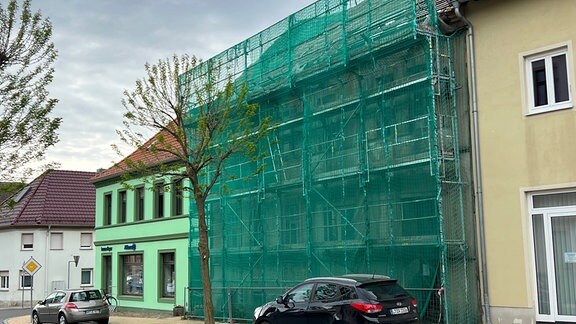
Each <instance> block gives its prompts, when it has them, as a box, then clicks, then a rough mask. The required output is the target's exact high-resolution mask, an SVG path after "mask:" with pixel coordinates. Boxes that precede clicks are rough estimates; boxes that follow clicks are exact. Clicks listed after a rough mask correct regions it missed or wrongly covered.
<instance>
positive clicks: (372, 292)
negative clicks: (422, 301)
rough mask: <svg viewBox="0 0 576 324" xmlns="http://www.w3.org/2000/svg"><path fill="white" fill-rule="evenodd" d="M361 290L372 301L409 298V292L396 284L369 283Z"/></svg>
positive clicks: (361, 287)
mask: <svg viewBox="0 0 576 324" xmlns="http://www.w3.org/2000/svg"><path fill="white" fill-rule="evenodd" d="M360 289H363V290H364V291H366V292H367V293H368V295H369V296H370V297H371V299H375V300H386V299H392V298H398V297H405V296H408V292H406V290H404V288H402V287H400V286H399V285H398V284H397V283H395V282H377V283H369V284H364V285H362V286H360Z"/></svg>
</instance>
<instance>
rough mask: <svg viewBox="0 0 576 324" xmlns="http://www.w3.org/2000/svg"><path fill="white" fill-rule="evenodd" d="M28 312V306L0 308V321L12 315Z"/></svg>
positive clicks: (16, 315) (26, 313)
mask: <svg viewBox="0 0 576 324" xmlns="http://www.w3.org/2000/svg"><path fill="white" fill-rule="evenodd" d="M28 314H30V308H3V309H0V323H2V322H3V321H4V320H7V319H9V318H12V317H18V316H22V315H28Z"/></svg>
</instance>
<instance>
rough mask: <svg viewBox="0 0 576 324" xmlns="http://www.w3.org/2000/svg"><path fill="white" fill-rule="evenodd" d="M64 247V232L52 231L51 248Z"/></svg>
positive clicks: (58, 248) (59, 248)
mask: <svg viewBox="0 0 576 324" xmlns="http://www.w3.org/2000/svg"><path fill="white" fill-rule="evenodd" d="M63 248H64V233H50V250H62V249H63Z"/></svg>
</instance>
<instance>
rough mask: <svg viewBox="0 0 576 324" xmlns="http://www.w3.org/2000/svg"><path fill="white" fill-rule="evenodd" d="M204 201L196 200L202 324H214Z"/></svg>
mask: <svg viewBox="0 0 576 324" xmlns="http://www.w3.org/2000/svg"><path fill="white" fill-rule="evenodd" d="M204 207H205V200H204V199H202V198H197V199H196V209H197V211H198V253H199V257H200V269H201V276H202V290H203V291H204V323H205V324H215V319H214V305H213V304H212V284H211V282H210V246H209V245H208V226H207V225H206V212H205V209H204Z"/></svg>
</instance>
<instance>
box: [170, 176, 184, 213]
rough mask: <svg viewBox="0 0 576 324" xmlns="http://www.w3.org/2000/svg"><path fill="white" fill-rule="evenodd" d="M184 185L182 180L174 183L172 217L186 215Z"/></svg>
mask: <svg viewBox="0 0 576 324" xmlns="http://www.w3.org/2000/svg"><path fill="white" fill-rule="evenodd" d="M182 184H183V181H182V179H180V180H176V181H174V182H173V183H172V216H178V215H182V214H183V213H184V211H183V206H184V199H183V196H182V194H183V193H184V190H183V188H182Z"/></svg>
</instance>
